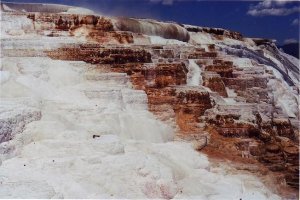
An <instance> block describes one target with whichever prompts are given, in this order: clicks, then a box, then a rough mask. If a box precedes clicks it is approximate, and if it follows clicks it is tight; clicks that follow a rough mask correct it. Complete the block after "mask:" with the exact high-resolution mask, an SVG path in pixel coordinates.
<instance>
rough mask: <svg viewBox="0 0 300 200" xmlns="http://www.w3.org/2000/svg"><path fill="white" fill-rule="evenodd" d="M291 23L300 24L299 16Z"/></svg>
mask: <svg viewBox="0 0 300 200" xmlns="http://www.w3.org/2000/svg"><path fill="white" fill-rule="evenodd" d="M291 25H293V26H298V25H299V19H298V18H296V19H294V20H293V21H292V24H291Z"/></svg>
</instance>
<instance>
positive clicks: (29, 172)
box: [0, 18, 279, 200]
mask: <svg viewBox="0 0 300 200" xmlns="http://www.w3.org/2000/svg"><path fill="white" fill-rule="evenodd" d="M3 19H7V18H2V20H3ZM24 20H25V19H24ZM10 21H14V19H10ZM8 27H9V28H10V29H11V28H12V27H14V26H8ZM20 30H22V26H19V27H17V30H14V31H20ZM9 31H12V30H7V32H6V33H9ZM23 37H25V35H23V34H18V35H17V36H9V34H6V35H5V38H6V39H7V38H11V39H16V40H13V41H14V42H13V43H14V45H12V42H11V41H10V40H4V39H1V45H2V44H3V45H4V46H5V47H6V49H9V48H13V49H16V48H24V43H22V42H23V41H25V40H23V39H22V38H23ZM39 37H41V36H38V35H34V34H31V36H26V41H28V40H32V42H31V43H30V44H31V46H28V48H32V49H34V48H35V46H34V45H38V46H37V48H39V49H40V48H41V46H40V45H39V44H38V43H36V42H34V41H36V40H38V41H40V40H39V39H40V38H39ZM48 40H51V45H52V46H56V45H59V44H60V42H61V41H62V40H61V39H59V38H55V37H54V38H51V39H48ZM7 41H8V43H6V42H7ZM1 62H2V63H1V68H0V70H1V71H0V77H1V85H0V98H1V103H0V125H1V128H0V131H1V132H0V136H1V134H4V133H9V134H11V137H13V139H12V140H10V141H6V142H2V143H1V144H0V158H1V162H0V198H165V199H170V198H183V199H186V198H193V199H198V200H200V199H211V200H212V199H224V200H225V199H228V200H232V199H243V200H247V199H249V200H250V199H256V200H259V199H272V200H274V199H279V197H278V196H276V195H274V194H272V192H271V191H270V190H268V189H267V188H266V187H265V186H264V185H263V183H262V182H261V181H260V180H259V179H258V178H257V177H255V176H253V175H251V174H247V173H246V172H239V171H236V170H234V169H233V168H230V167H228V166H226V165H225V164H219V165H218V166H217V167H215V165H214V166H212V164H211V163H210V162H209V161H208V158H207V157H206V156H205V155H204V154H201V153H198V152H196V151H195V150H194V149H193V148H192V145H191V144H190V143H188V142H182V141H180V142H179V141H173V136H174V135H173V132H174V130H172V129H171V128H170V127H168V126H167V125H166V124H164V123H162V122H160V121H158V120H157V119H156V118H155V117H154V115H153V114H151V113H150V112H149V111H148V110H147V96H146V94H145V93H144V92H143V91H137V90H133V89H131V84H130V82H129V79H128V77H127V76H126V75H125V74H113V73H103V72H100V71H99V72H97V71H95V70H91V67H90V66H89V65H88V64H85V63H83V62H69V61H59V60H51V59H50V58H47V57H22V56H20V55H18V57H2V58H1ZM191 64H192V67H195V69H194V70H196V72H199V71H198V70H200V68H196V66H195V65H193V63H191ZM198 74H199V73H198ZM199 81H200V77H194V78H192V79H191V82H192V83H194V82H197V83H195V84H197V85H198V84H199V83H198V82H199ZM12 107H13V108H14V109H12ZM27 118H28V119H27ZM9 120H10V121H9ZM19 123H22V124H21V125H20V124H19ZM3 124H6V128H3ZM20 127H21V128H20ZM9 128H11V129H14V130H15V131H9ZM22 131H23V132H22ZM98 136H99V137H98ZM0 139H1V137H0ZM4 141H5V140H4Z"/></svg>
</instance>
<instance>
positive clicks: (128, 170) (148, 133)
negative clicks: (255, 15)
mask: <svg viewBox="0 0 300 200" xmlns="http://www.w3.org/2000/svg"><path fill="white" fill-rule="evenodd" d="M84 13H86V14H84ZM91 13H92V12H91V11H89V10H86V9H82V8H75V7H70V6H60V5H46V4H29V5H28V4H11V3H1V62H2V63H1V68H0V70H1V71H0V78H1V79H0V81H1V88H0V91H1V93H0V97H1V105H0V116H1V118H0V119H1V120H0V158H1V160H2V165H1V166H0V184H1V187H0V197H6V198H11V197H18V198H26V197H29V198H165V199H170V198H196V199H280V197H283V198H288V199H297V198H298V196H297V195H298V191H297V189H298V187H299V147H298V142H299V129H298V125H299V124H298V123H299V98H298V95H299V60H298V59H296V58H293V57H291V56H289V55H287V54H285V53H283V52H281V51H279V50H278V49H277V47H276V46H275V45H274V43H273V42H272V41H269V40H265V39H251V38H245V37H243V36H242V35H241V34H240V33H237V32H233V31H228V30H224V29H216V28H206V27H196V26H191V25H182V24H177V23H171V22H168V23H167V22H158V21H155V20H148V19H128V18H113V17H105V16H99V15H96V14H91ZM197 151H198V152H197ZM199 152H200V153H199ZM229 191H231V192H229Z"/></svg>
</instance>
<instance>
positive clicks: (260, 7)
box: [247, 0, 300, 17]
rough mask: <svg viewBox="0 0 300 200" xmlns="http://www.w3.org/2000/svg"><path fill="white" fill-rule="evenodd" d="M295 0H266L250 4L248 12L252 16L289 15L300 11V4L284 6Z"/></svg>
mask: <svg viewBox="0 0 300 200" xmlns="http://www.w3.org/2000/svg"><path fill="white" fill-rule="evenodd" d="M292 2H295V1H286V0H276V1H274V0H265V1H262V2H259V3H258V4H256V5H254V6H250V8H249V10H248V12H247V14H248V15H251V16H255V17H256V16H287V15H291V14H293V13H298V12H300V6H294V7H291V8H287V7H284V6H285V5H286V4H289V3H292Z"/></svg>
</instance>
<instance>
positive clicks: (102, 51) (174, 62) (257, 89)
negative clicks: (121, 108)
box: [27, 14, 299, 188]
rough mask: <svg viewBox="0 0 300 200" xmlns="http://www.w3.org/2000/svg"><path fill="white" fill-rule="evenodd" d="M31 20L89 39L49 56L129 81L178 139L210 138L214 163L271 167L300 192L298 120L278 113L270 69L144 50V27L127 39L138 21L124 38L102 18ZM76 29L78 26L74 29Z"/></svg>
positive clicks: (218, 56)
mask: <svg viewBox="0 0 300 200" xmlns="http://www.w3.org/2000/svg"><path fill="white" fill-rule="evenodd" d="M60 16H62V17H61V18H60ZM29 18H31V19H33V20H34V23H35V25H36V27H40V26H39V25H40V24H43V25H44V26H43V27H42V28H40V29H42V30H53V34H52V35H49V36H51V37H54V36H55V34H58V35H59V34H61V32H68V33H69V34H70V35H73V36H74V37H75V36H76V35H77V34H79V33H81V32H83V33H84V37H85V39H87V40H88V41H89V42H88V43H84V44H70V45H66V46H64V47H62V48H58V49H55V50H49V51H47V52H46V53H47V54H48V55H49V57H51V58H53V59H60V60H77V61H85V62H87V63H91V64H93V66H95V68H103V69H105V70H107V71H111V72H122V73H126V74H127V75H129V76H130V79H131V83H132V85H133V87H134V88H135V89H141V90H144V91H145V92H146V94H147V96H148V103H149V110H150V111H152V112H153V113H154V114H155V115H156V116H157V117H158V118H159V119H161V120H162V121H164V122H166V123H169V124H170V125H172V126H173V127H174V128H175V130H176V131H177V133H178V136H180V137H182V138H184V139H187V138H188V139H191V138H201V136H203V137H205V140H206V142H205V145H206V144H207V146H205V145H204V146H203V145H197V146H198V147H199V148H198V147H197V149H203V151H204V152H206V153H207V154H208V155H216V154H218V155H221V156H219V157H222V159H229V160H232V161H237V160H238V161H242V162H245V163H250V164H254V165H256V166H264V167H265V168H268V170H269V171H272V173H273V172H274V173H276V174H279V177H284V178H282V179H283V180H285V181H286V183H287V184H288V185H289V186H292V187H294V188H298V186H299V166H298V163H299V147H298V145H297V138H298V136H297V135H296V133H295V131H294V130H295V126H293V125H292V123H291V120H290V119H289V118H288V117H287V116H286V115H284V114H283V112H282V110H280V109H278V108H276V107H275V105H274V102H272V98H271V97H270V96H269V94H268V92H269V91H268V90H269V88H268V80H269V79H273V78H274V76H273V75H272V74H270V73H269V71H268V70H267V69H265V68H264V67H262V66H256V67H253V68H250V69H249V68H248V69H239V68H237V67H236V66H234V64H233V62H232V61H229V60H227V57H226V56H224V55H223V54H222V53H221V52H218V49H217V47H215V45H214V44H210V45H205V47H206V48H203V47H202V46H201V45H199V46H192V45H191V46H180V45H172V44H168V45H137V44H135V40H136V39H137V34H136V32H142V30H140V29H141V27H140V26H138V30H135V31H133V32H129V31H126V30H131V29H133V28H134V24H136V23H137V21H136V20H129V22H128V23H129V24H127V26H125V25H126V23H127V21H126V20H125V21H124V20H120V21H119V26H120V27H119V28H120V30H123V31H116V30H113V28H112V22H111V20H109V19H106V18H99V17H95V16H80V15H58V14H56V15H51V14H41V15H34V16H32V15H31V16H29ZM60 19H61V20H60ZM69 21H71V23H66V22H69ZM124 23H125V24H124ZM155 26H157V24H155ZM176 26H177V25H176ZM176 26H172V27H173V28H174V27H176ZM164 28H165V26H164ZM187 30H189V31H194V32H205V33H210V34H213V35H217V36H219V39H221V38H222V37H229V38H233V39H237V40H242V39H243V38H242V36H241V35H240V34H238V33H236V32H230V31H226V30H223V29H209V28H202V29H193V28H191V27H190V28H187ZM147 31H151V30H150V29H149V30H148V29H147ZM183 33H184V34H183V36H184V37H183V39H184V41H185V40H187V39H188V38H189V37H187V36H186V35H185V33H186V31H184V32H183ZM164 34H166V36H167V38H173V37H175V36H176V37H177V36H178V37H179V36H180V37H181V36H182V34H181V33H178V31H175V30H173V29H172V30H165V32H163V34H162V36H164ZM138 37H139V39H141V38H143V37H145V36H143V35H142V34H140V35H138ZM143 39H145V38H143ZM124 44H126V45H124ZM27 53H28V54H31V53H32V54H36V52H27ZM189 59H193V60H195V62H196V63H197V64H198V66H199V68H200V69H201V70H200V72H199V73H201V76H202V79H203V82H202V85H197V86H189V85H187V73H188V72H189V66H188V63H189ZM227 89H231V90H234V92H235V94H236V97H234V98H233V99H234V101H235V103H233V104H227V103H226V102H225V100H224V99H225V98H226V99H227V98H228V97H230V94H229V92H227V91H228V90H227ZM222 97H224V98H222ZM207 132H208V134H207ZM195 136H197V137H195ZM193 140H197V141H199V139H193ZM203 147H204V148H203ZM264 173H265V172H264Z"/></svg>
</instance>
